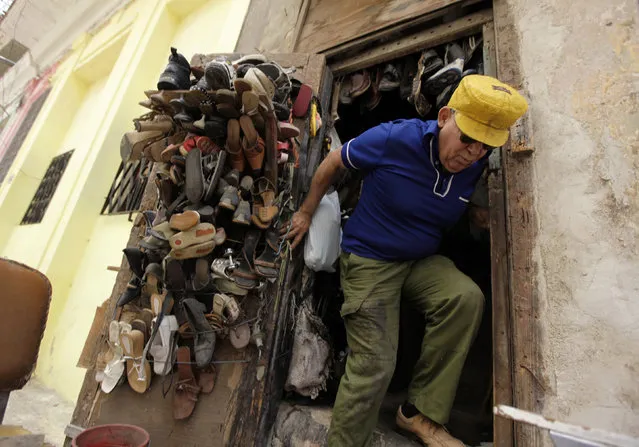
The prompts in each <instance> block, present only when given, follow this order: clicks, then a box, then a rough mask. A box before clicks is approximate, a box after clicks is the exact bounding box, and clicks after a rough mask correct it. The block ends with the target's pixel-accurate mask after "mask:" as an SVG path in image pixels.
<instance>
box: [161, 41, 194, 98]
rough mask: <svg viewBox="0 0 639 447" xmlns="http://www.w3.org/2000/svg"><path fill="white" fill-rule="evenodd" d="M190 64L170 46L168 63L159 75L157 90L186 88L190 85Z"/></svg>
mask: <svg viewBox="0 0 639 447" xmlns="http://www.w3.org/2000/svg"><path fill="white" fill-rule="evenodd" d="M190 76H191V65H190V64H189V62H188V61H187V60H186V58H185V57H184V56H182V55H181V54H180V53H178V52H177V49H175V48H173V47H171V55H170V56H169V63H168V65H167V66H166V68H165V69H164V71H163V72H162V74H161V75H160V80H159V81H158V90H188V89H189V87H191V80H190Z"/></svg>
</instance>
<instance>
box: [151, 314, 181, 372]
mask: <svg viewBox="0 0 639 447" xmlns="http://www.w3.org/2000/svg"><path fill="white" fill-rule="evenodd" d="M156 322H157V318H154V319H153V325H155V324H156ZM177 330H178V323H177V319H176V318H175V316H173V315H164V316H163V317H162V322H161V323H160V326H159V328H158V332H157V334H156V337H155V338H154V339H153V342H152V343H151V346H150V347H149V354H151V357H153V372H154V373H155V374H157V375H159V376H166V375H168V374H169V373H170V372H171V371H172V369H173V363H174V362H175V355H176V349H177Z"/></svg>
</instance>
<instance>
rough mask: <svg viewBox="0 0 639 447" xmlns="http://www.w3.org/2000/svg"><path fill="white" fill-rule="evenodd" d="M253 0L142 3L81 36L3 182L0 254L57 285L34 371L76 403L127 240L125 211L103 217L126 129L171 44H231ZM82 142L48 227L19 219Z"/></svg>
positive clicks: (204, 47)
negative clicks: (54, 166) (83, 361)
mask: <svg viewBox="0 0 639 447" xmlns="http://www.w3.org/2000/svg"><path fill="white" fill-rule="evenodd" d="M249 1H250V0H210V1H207V0H160V1H158V0H137V1H134V2H132V3H131V4H130V5H129V6H128V7H127V8H126V9H125V10H123V11H120V12H118V13H116V14H115V15H114V16H113V17H112V18H111V19H110V20H109V21H108V23H106V24H104V25H103V26H102V27H98V29H96V30H95V31H94V32H92V33H91V35H83V36H79V37H78V39H77V40H76V42H75V44H74V49H73V51H72V52H71V53H70V54H69V55H68V56H67V58H66V59H65V60H64V61H63V62H62V63H61V65H60V67H59V69H58V71H57V73H56V75H55V77H54V79H53V81H52V82H53V89H52V91H51V93H50V95H49V97H48V99H47V102H46V103H45V105H44V107H43V108H42V110H41V112H40V115H39V116H38V118H37V120H36V122H35V123H34V125H33V127H32V129H31V132H30V133H29V135H28V136H27V138H26V139H25V142H24V144H23V146H22V148H21V149H20V152H19V154H18V156H17V157H16V160H15V162H14V164H13V166H12V168H11V170H10V171H9V174H8V175H7V179H6V180H5V182H4V184H3V185H2V186H1V187H0V254H2V256H6V257H9V258H12V259H16V260H18V261H22V262H25V263H27V264H28V265H30V266H33V267H35V268H37V269H39V270H40V271H42V272H43V273H45V274H46V275H47V276H48V277H49V279H50V280H51V282H52V285H53V298H52V303H51V309H50V313H49V320H48V322H47V329H46V331H45V335H44V337H43V341H42V346H41V349H40V357H39V361H38V366H37V369H36V374H37V375H38V376H39V378H40V379H41V380H42V381H43V382H44V383H45V384H46V385H48V386H50V387H52V388H54V389H56V390H57V391H58V392H59V393H60V394H61V395H62V396H63V397H65V398H66V399H69V400H75V399H76V398H77V394H78V392H79V390H80V387H81V385H82V381H83V379H84V374H85V371H84V370H83V369H80V368H77V367H76V366H75V365H76V364H77V361H78V356H79V354H80V353H81V351H82V348H83V346H84V342H85V339H86V335H87V334H88V331H89V328H90V327H91V324H92V321H93V317H94V315H95V309H96V307H97V306H99V305H100V304H101V303H102V302H103V301H104V300H105V299H107V298H108V297H109V296H110V293H111V290H112V287H113V283H114V280H115V273H114V272H111V271H108V270H106V267H107V266H108V265H120V262H121V259H122V249H123V248H124V247H125V244H126V242H127V240H128V237H129V232H130V228H131V223H130V222H129V221H128V220H127V216H100V215H99V213H100V209H101V207H102V204H103V202H104V199H105V196H106V194H107V192H108V190H109V187H110V185H111V182H112V181H113V177H114V175H115V172H116V170H117V168H118V165H119V163H120V156H119V143H120V139H121V137H122V134H123V133H124V132H126V131H130V130H133V125H132V119H133V118H135V117H137V116H139V115H141V114H143V113H146V109H142V108H141V107H140V106H139V105H138V104H137V103H138V101H140V100H142V99H143V98H144V94H143V92H144V90H147V89H152V88H155V85H156V83H157V78H158V76H159V74H160V72H161V71H162V70H163V69H164V67H165V65H166V62H167V58H168V55H169V53H170V51H169V49H170V47H171V46H176V47H177V48H178V49H179V50H180V52H182V53H183V54H184V55H185V56H186V57H187V58H189V59H190V58H191V56H192V55H193V54H194V53H196V52H202V53H213V52H232V51H233V49H234V47H235V43H236V41H237V38H238V36H239V33H240V30H241V27H242V23H243V20H244V16H245V14H246V10H247V8H248V4H249ZM69 149H75V152H74V154H73V156H72V157H71V160H70V163H69V165H68V167H67V170H66V172H65V174H64V176H63V178H62V180H61V182H60V184H59V187H58V189H57V191H56V193H55V195H54V197H53V199H52V201H51V204H50V206H49V208H48V210H47V213H46V214H45V217H44V219H43V221H42V223H41V224H38V225H28V226H20V225H18V224H19V222H20V220H21V218H22V215H23V214H24V212H25V211H26V209H27V206H28V204H29V202H30V200H31V198H32V197H33V194H34V192H35V190H36V188H37V187H38V185H39V181H40V179H41V178H42V176H43V174H44V172H45V170H46V168H47V166H48V165H49V162H50V161H51V158H52V157H54V156H55V155H58V154H60V153H63V152H66V151H67V150H69Z"/></svg>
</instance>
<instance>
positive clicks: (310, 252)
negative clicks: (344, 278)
mask: <svg viewBox="0 0 639 447" xmlns="http://www.w3.org/2000/svg"><path fill="white" fill-rule="evenodd" d="M340 222H341V212H340V208H339V197H338V195H337V191H334V192H332V193H330V194H326V195H325V196H324V197H322V201H321V202H320V204H319V206H318V207H317V210H316V211H315V214H314V215H313V220H312V221H311V227H310V228H309V230H308V236H307V237H306V243H305V244H304V262H305V263H306V266H307V267H308V268H310V269H311V270H313V271H315V272H319V271H324V272H334V271H335V269H334V268H333V264H334V263H335V261H336V260H337V258H338V256H339V255H340V252H341V249H340V244H341V242H342V228H341V226H340Z"/></svg>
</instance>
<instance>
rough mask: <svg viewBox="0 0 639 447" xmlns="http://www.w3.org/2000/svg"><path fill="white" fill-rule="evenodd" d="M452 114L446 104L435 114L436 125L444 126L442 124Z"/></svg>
mask: <svg viewBox="0 0 639 447" xmlns="http://www.w3.org/2000/svg"><path fill="white" fill-rule="evenodd" d="M452 116H453V110H452V109H451V108H450V107H448V106H446V107H442V108H441V109H439V113H438V114H437V126H439V128H440V129H441V128H442V127H444V124H446V122H447V121H448V120H449V119H451V118H452Z"/></svg>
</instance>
